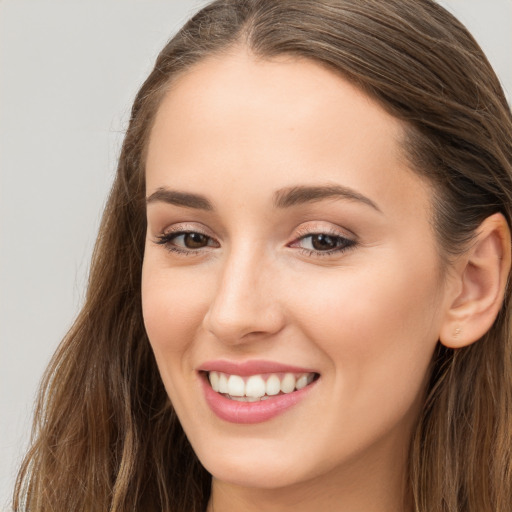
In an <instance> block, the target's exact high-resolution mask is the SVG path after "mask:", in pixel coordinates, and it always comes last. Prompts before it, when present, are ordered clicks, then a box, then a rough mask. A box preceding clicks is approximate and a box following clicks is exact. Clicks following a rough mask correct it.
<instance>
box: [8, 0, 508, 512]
mask: <svg viewBox="0 0 512 512" xmlns="http://www.w3.org/2000/svg"><path fill="white" fill-rule="evenodd" d="M236 46H245V47H246V48H247V49H248V50H249V51H251V52H252V53H253V54H254V55H255V56H256V57H259V58H266V59H270V58H272V57H274V56H277V55H283V54H286V55H291V56H296V57H297V58H306V59H312V60H314V61H316V62H320V63H323V64H324V65H325V66H328V67H329V68H331V69H333V70H334V71H335V72H337V73H340V74H341V75H342V76H343V77H344V78H345V79H347V80H349V81H350V82H351V83H353V84H355V85H356V86H357V87H359V88H360V89H361V90H363V91H364V92H365V93H366V94H368V95H369V96H371V97H372V98H374V99H375V100H377V101H378V102H379V104H380V105H381V106H382V107H383V108H384V109H386V110H387V111H388V112H390V113H391V114H392V115H393V116H395V117H396V118H399V119H401V120H403V121H404V123H405V125H406V127H407V137H406V141H405V143H404V148H403V149H404V150H405V153H406V154H407V156H408V159H409V162H410V166H411V168H412V169H413V170H414V171H415V172H417V173H418V174H420V175H421V176H423V177H426V178H427V179H428V180H430V182H431V183H432V184H433V185H434V189H435V191H436V193H435V198H434V219H433V223H434V225H435V228H436V234H437V238H438V242H439V251H440V254H441V255H442V256H443V258H444V261H445V263H446V265H449V264H450V259H451V258H452V257H453V256H454V255H456V254H458V253H460V252H461V251H463V250H464V248H465V247H466V245H467V243H468V242H469V241H470V240H471V239H472V237H473V236H474V234H475V231H476V229H477V227H478V226H479V224H480V223H481V222H482V221H483V220H484V219H485V218H486V217H488V216H489V215H491V214H493V213H496V212H501V213H502V214H503V215H504V216H505V218H506V219H507V221H508V223H509V225H510V222H511V219H512V118H511V112H510V108H509V106H508V105H507V102H506V99H505V96H504V94H503V91H502V89H501V87H500V84H499V81H498V79H497V78H496V76H495V74H494V72H493V70H492V68H491V66H490V65H489V63H488V61H487V59H486V58H485V56H484V54H483V53H482V51H481V49H480V48H479V46H478V44H477V43H476V42H475V40H474V39H473V38H472V36H471V35H470V34H469V33H468V31H467V30H466V29H465V28H464V26H463V25H462V24H461V23H460V22H458V21H457V20H456V19H455V18H454V17H453V16H452V15H450V14H449V13H448V12H447V11H446V10H445V9H443V8H442V7H440V6H439V5H437V4H436V3H435V2H434V1H431V0H364V1H363V0H217V1H215V2H213V3H211V4H209V5H207V6H206V7H204V8H203V9H202V10H201V11H200V12H199V13H197V14H196V15H195V16H194V17H193V18H192V19H191V20H190V21H189V22H188V23H187V24H186V25H185V26H184V27H183V28H182V29H181V30H180V31H179V32H178V33H177V35H175V36H174V37H173V38H172V39H171V40H170V41H169V43H168V44H167V45H166V46H165V48H164V49H163V50H162V52H161V53H160V54H159V56H158V58H157V60H156V64H155V66H154V69H153V70H152V72H151V74H150V75H149V77H148V78H147V80H146V81H145V82H144V84H143V85H142V88H141V89H140V91H139V93H138V94H137V97H136V99H135V102H134V105H133V109H132V112H131V120H130V123H129V127H128V130H127V133H126V136H125V139H124V144H123V147H122V151H121V155H120V159H119V165H118V170H117V175H116V178H115V182H114V184H113V188H112V190H111V193H110V196H109V199H108V203H107V206H106V209H105V212H104V215H103V219H102V223H101V227H100V232H99V236H98V239H97V243H96V246H95V250H94V254H93V260H92V267H91V271H90V277H89V285H88V292H87V296H86V301H85V305H84V307H83V309H82V311H81V312H80V314H79V316H78V318H77V320H76V322H75V323H74V325H73V327H72V328H71V330H70V332H69V333H68V334H67V336H66V337H65V339H64V340H63V342H62V344H61V345H60V348H59V349H58V351H57V353H56V354H55V356H54V357H53V360H52V362H51V364H50V366H49V368H48V370H47V372H46V374H45V377H44V380H43V383H42V386H41V391H40V396H39V399H38V403H37V411H36V417H35V422H34V430H33V441H32V446H31V449H30V451H29V453H28V454H27V456H26V458H25V461H24V463H23V465H22V467H21V470H20V473H19V476H18V480H17V485H16V489H15V496H14V509H15V510H16V511H22V510H30V511H31V512H49V511H64V510H66V511H74V512H78V511H84V512H85V511H87V512H94V511H98V512H99V511H101V512H105V511H110V512H127V511H140V510H143V511H145V512H157V511H158V512H162V511H165V512H199V511H204V510H205V508H206V505H207V502H208V498H209V493H210V475H209V474H208V473H207V472H206V470H205V469H204V468H203V467H202V466H201V464H200V463H199V461H198V459H197V457H196V456H195V454H194V453H193V451H192V448H191V446H190V444H189V443H188V441H187V439H186V437H185V435H184V433H183V430H182V428H181V426H180V423H179V421H178V419H177V417H176V414H175V412H174V410H173V408H172V405H171V404H170V403H169V399H168V397H167V395H166V392H165V389H164V387H163V384H162V382H161V379H160V377H159V374H158V369H157V366H156V363H155V360H154V357H153V354H152V351H151V348H150V345H149V342H148V339H147V336H146V333H145V331H144V326H143V320H142V313H141V292H140V281H141V268H142V260H143V247H144V237H145V229H146V224H145V184H144V165H145V150H146V146H147V142H148V137H149V134H150V130H151V127H152V123H153V120H154V117H155V113H156V111H157V109H158V106H159V104H160V101H161V100H162V97H163V96H164V95H165V94H166V92H167V91H168V89H169V86H170V84H171V83H172V81H173V80H174V79H175V78H176V77H177V76H179V75H180V74H181V73H183V72H185V71H186V70H188V69H190V68H191V67H192V66H194V64H196V63H198V62H200V61H201V60H203V59H205V58H206V57H208V56H211V55H215V54H222V53H223V52H229V51H230V50H231V49H233V48H234V47H236ZM510 314H511V302H510V289H508V290H507V292H506V297H505V300H504V303H503V305H502V308H501V311H500V313H499V315H498V318H497V319H496V321H495V323H494V325H493V326H492V328H491V329H490V331H489V332H488V333H487V334H486V335H485V336H483V338H482V339H480V340H479V341H478V342H476V343H474V344H472V345H470V346H468V347H465V348H462V349H458V350H453V349H448V348H446V347H443V346H442V345H441V344H438V347H437V349H436V352H435V355H434V358H433V361H432V365H431V375H430V381H429V384H428V388H427V389H426V390H425V403H424V407H423V410H422V412H421V415H420V417H419V418H418V421H417V426H416V430H415V433H414V435H413V438H412V439H411V445H410V455H409V467H408V475H407V478H408V482H409V485H408V490H409V493H410V496H409V497H408V499H410V500H411V501H412V503H414V506H415V509H416V511H417V512H461V511H464V512H510V510H511V507H512V438H511V434H512V340H511V329H510V328H511V326H510Z"/></svg>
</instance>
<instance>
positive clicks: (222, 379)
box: [219, 373, 228, 393]
mask: <svg viewBox="0 0 512 512" xmlns="http://www.w3.org/2000/svg"><path fill="white" fill-rule="evenodd" d="M227 392H228V378H227V377H226V374H225V373H219V393H227Z"/></svg>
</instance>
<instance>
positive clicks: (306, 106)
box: [142, 49, 506, 512]
mask: <svg viewBox="0 0 512 512" xmlns="http://www.w3.org/2000/svg"><path fill="white" fill-rule="evenodd" d="M402 137H403V126H402V125H401V123H400V122H399V121H397V120H396V119H394V118H393V117H391V116H390V115H389V114H387V113H386V112H385V111H384V110H383V109H382V108H381V107H380V106H379V105H377V104H376V103H375V102H373V101H372V100H371V99H369V98H368V97H367V96H365V95H364V94H363V93H361V92H360V91H359V90H358V89H356V88H354V87H353V86H352V85H350V84H349V83H347V82H346V81H345V80H344V79H342V78H341V77H339V76H337V75H336V74H334V73H333V72H332V71H329V70H326V69H325V68H323V67H322V66H320V65H318V64H316V63H314V62H310V61H306V60H297V59H290V58H279V59H276V60H272V61H262V60H258V59H256V58H255V57H254V56H252V55H250V54H248V53H247V52H246V51H245V50H244V49H240V50H237V51H236V52H234V53H233V54H231V55H224V56H222V57H218V58H212V59H208V60H206V61H203V62H201V63H199V64H198V65H196V66H195V67H194V68H192V69H191V70H190V71H189V72H187V73H186V74H185V75H183V76H182V77H180V78H179V79H178V80H177V82H175V83H174V84H173V86H172V88H171V90H170V91H169V93H168V94H167V96H166V98H165V99H164V101H163V103H162V105H161V107H160V109H159V111H158V113H157V117H156V121H155V125H154V127H153V130H152V133H151V137H150V144H149V150H148V158H147V167H146V172H147V176H146V185H147V196H148V198H149V199H148V234H147V243H146V250H145V259H144V265H143V283H142V295H143V310H144V319H145V324H146V329H147V332H148V335H149V338H150V342H151V344H152V347H153V350H154V353H155V357H156V360H157V364H158V367H159V370H160V373H161V376H162V379H163V382H164V384H165V387H166V390H167V392H168V394H169V397H170V398H171V401H172V403H173V406H174V408H175V409H176V412H177V414H178V416H179V418H180V421H181V423H182V425H183V428H184V430H185V432H186V434H187V436H188V439H189V440H190V442H191V444H192V446H193V448H194V450H195V452H196V453H197V455H198V457H199V459H200V460H201V462H202V464H203V465H204V466H205V467H206V469H207V470H208V471H209V472H210V473H211V474H212V475H213V481H212V499H211V501H210V504H209V508H208V510H209V511H210V512H213V511H215V512H230V511H237V512H251V511H256V510H257V511H261V510H265V511H274V510H275V511H287V510H290V511H292V510H293V511H294V512H306V511H318V510H322V511H323V512H331V511H333V512H334V511H336V512H410V510H412V509H411V508H410V506H409V505H408V504H404V500H405V498H404V495H405V485H404V481H405V479H406V460H407V450H408V445H409V440H410V436H411V431H412V428H413V425H414V423H415V420H416V418H417V416H418V412H419V410H420V407H421V402H422V394H423V392H424V388H425V382H426V378H427V373H428V367H429V364H430V361H431V357H432V353H433V351H434V348H435V346H436V344H437V342H438V340H439V338H440V337H442V335H443V333H444V332H451V330H453V329H452V327H451V324H450V322H453V321H454V320H453V316H450V315H449V312H450V310H451V308H452V306H453V304H454V300H455V298H456V297H457V296H459V297H460V296H462V295H461V294H462V291H461V290H463V288H461V285H460V282H461V281H460V279H459V278H460V274H461V273H463V271H464V265H461V267H460V272H459V274H454V277H453V278H451V277H450V278H449V279H447V278H446V275H444V274H443V272H442V269H441V266H440V257H439V249H438V247H437V244H436V241H435V236H434V233H433V232H432V227H431V218H430V215H431V210H430V202H431V194H432V191H431V189H430V187H429V186H428V184H427V183H425V181H423V180H422V179H420V178H419V177H418V176H417V175H416V174H414V173H413V172H412V171H411V170H410V169H409V167H408V164H407V162H406V161H405V159H404V157H403V153H402V151H401V147H400V144H401V140H402ZM299 188H300V190H302V191H304V190H305V188H307V189H308V190H307V191H306V192H305V193H302V192H301V193H299V194H295V196H293V194H291V191H294V190H295V191H296V190H298V189H299ZM180 194H181V195H180ZM315 194H316V196H315V199H314V200H312V197H313V196H314V195H315ZM498 224H499V222H498ZM493 229H494V228H489V230H488V233H491V234H492V233H494V232H495V231H496V230H494V231H493ZM486 233H487V231H486ZM489 236H491V235H489ZM498 238H499V236H498V235H496V236H495V237H494V239H498ZM500 240H505V238H503V237H502V238H501V239H500ZM504 243H506V240H505V242H504ZM494 246H496V247H497V248H499V246H500V244H499V243H498V244H494V245H492V247H494ZM492 247H491V249H492ZM496 250H498V249H496ZM500 279H501V281H503V279H502V278H498V281H500ZM501 281H500V282H501ZM457 325H458V324H457ZM450 329H451V330H450ZM466 332H467V331H466ZM470 338H471V337H469V338H465V341H466V342H470V341H471V339H470ZM212 360H228V361H233V362H235V363H240V362H247V361H252V360H264V361H272V362H277V363H280V364H290V365H294V366H299V367H307V368H312V369H313V370H314V372H315V374H316V375H317V376H318V378H317V380H316V381H315V384H314V387H312V388H311V391H310V392H309V393H308V394H307V395H306V396H305V398H303V399H302V400H300V401H299V402H298V403H297V404H296V405H294V406H293V407H291V408H290V409H287V410H286V411H285V412H283V413H281V414H279V415H277V416H275V417H273V418H271V419H269V420H266V421H262V422H257V423H252V424H239V423H233V422H229V421H226V420H225V419H222V418H220V417H218V415H216V414H215V413H214V412H212V409H211V408H210V407H209V405H208V404H207V402H206V400H205V394H204V389H203V386H204V382H206V380H205V379H204V378H203V377H204V375H202V372H201V371H200V367H201V366H202V365H204V364H205V362H207V361H212ZM203 373H204V372H203Z"/></svg>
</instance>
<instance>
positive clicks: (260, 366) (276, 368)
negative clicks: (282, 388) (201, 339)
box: [197, 359, 318, 377]
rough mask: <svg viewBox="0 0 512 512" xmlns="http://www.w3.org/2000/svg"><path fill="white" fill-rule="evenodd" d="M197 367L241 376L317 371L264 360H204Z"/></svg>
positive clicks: (206, 370) (204, 370)
mask: <svg viewBox="0 0 512 512" xmlns="http://www.w3.org/2000/svg"><path fill="white" fill-rule="evenodd" d="M197 369H198V371H203V372H221V373H227V374H229V375H240V376H241V377H244V376H248V375H258V374H260V373H318V372H315V370H312V369H311V368H301V367H299V366H292V365H289V364H283V363H278V362H276V361H265V360H251V361H243V362H236V361H227V360H224V359H218V360H214V361H206V362H204V363H202V364H201V365H200V366H199V367H198V368H197Z"/></svg>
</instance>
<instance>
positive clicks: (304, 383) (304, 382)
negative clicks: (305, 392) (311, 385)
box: [295, 375, 308, 389]
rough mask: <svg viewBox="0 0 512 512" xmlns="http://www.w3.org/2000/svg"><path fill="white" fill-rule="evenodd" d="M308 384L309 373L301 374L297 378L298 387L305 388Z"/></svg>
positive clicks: (296, 385)
mask: <svg viewBox="0 0 512 512" xmlns="http://www.w3.org/2000/svg"><path fill="white" fill-rule="evenodd" d="M307 385H308V376H307V375H301V376H300V377H299V378H298V379H297V383H296V384H295V387H296V388H297V389H302V388H305V387H306V386H307Z"/></svg>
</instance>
